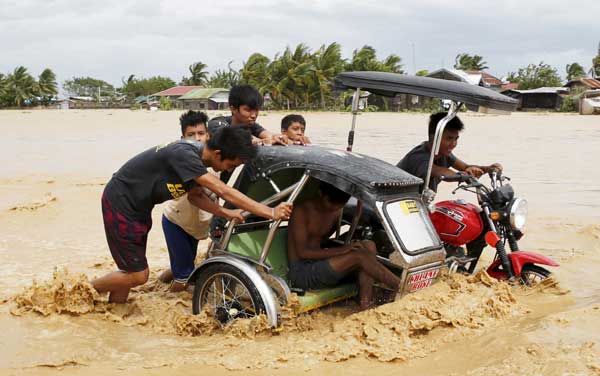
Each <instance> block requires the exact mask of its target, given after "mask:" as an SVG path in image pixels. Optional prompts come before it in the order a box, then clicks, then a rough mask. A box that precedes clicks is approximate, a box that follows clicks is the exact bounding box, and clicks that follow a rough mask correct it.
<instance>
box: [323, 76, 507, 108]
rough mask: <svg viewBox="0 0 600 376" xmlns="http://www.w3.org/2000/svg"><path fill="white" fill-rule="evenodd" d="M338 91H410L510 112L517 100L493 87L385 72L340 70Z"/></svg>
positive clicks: (383, 93)
mask: <svg viewBox="0 0 600 376" xmlns="http://www.w3.org/2000/svg"><path fill="white" fill-rule="evenodd" d="M334 86H335V88H336V89H338V90H347V89H357V88H360V89H361V90H366V91H369V92H371V93H374V94H378V95H383V96H387V97H393V96H394V95H396V94H412V95H420V96H424V97H430V98H439V99H449V100H452V101H456V102H462V103H465V104H466V105H467V107H469V108H470V109H473V110H474V111H480V112H487V109H492V110H497V111H503V112H506V111H508V112H511V111H515V110H516V109H517V104H518V101H517V100H515V99H512V98H509V97H507V96H505V95H502V94H500V93H497V92H495V91H493V90H490V89H487V88H484V87H481V86H476V85H471V84H467V83H465V82H457V81H450V80H442V79H439V78H431V77H419V76H408V75H405V74H399V73H388V72H342V73H340V74H338V75H337V76H336V77H335V79H334Z"/></svg>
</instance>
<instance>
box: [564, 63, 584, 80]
mask: <svg viewBox="0 0 600 376" xmlns="http://www.w3.org/2000/svg"><path fill="white" fill-rule="evenodd" d="M566 71H567V80H568V81H571V80H574V79H577V78H582V77H585V69H583V67H582V66H581V65H580V64H578V63H573V64H567V67H566Z"/></svg>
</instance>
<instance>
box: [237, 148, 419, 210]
mask: <svg viewBox="0 0 600 376" xmlns="http://www.w3.org/2000/svg"><path fill="white" fill-rule="evenodd" d="M292 168H300V169H304V170H306V171H307V172H308V174H309V175H310V176H313V177H315V178H317V179H319V180H322V181H325V182H327V183H330V184H332V185H334V186H336V187H337V188H339V189H341V190H343V191H345V192H347V193H349V194H351V195H353V196H355V197H357V198H360V199H365V200H367V201H373V200H375V199H377V198H379V197H383V196H390V195H398V194H404V193H409V192H415V193H416V192H418V189H419V186H420V185H421V184H422V183H423V181H422V180H421V179H420V178H417V177H415V176H413V175H411V174H409V173H407V172H406V171H404V170H402V169H400V168H398V167H396V166H394V165H391V164H389V163H387V162H385V161H382V160H380V159H377V158H373V157H370V156H368V155H364V154H360V153H355V152H347V151H343V150H337V149H333V148H328V147H320V146H315V145H308V146H287V147H286V146H263V147H259V151H258V155H257V157H256V158H255V159H253V160H252V161H251V162H249V163H247V164H246V171H247V173H249V174H250V179H252V180H255V179H257V178H259V177H261V176H270V175H272V174H274V173H276V172H277V171H280V170H283V169H292Z"/></svg>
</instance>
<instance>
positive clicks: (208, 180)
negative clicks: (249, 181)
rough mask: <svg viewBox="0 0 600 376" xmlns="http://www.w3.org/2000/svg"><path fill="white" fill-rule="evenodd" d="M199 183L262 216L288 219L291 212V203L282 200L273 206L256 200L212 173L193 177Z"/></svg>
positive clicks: (234, 203)
mask: <svg viewBox="0 0 600 376" xmlns="http://www.w3.org/2000/svg"><path fill="white" fill-rule="evenodd" d="M194 180H195V181H196V183H198V184H199V185H201V186H203V187H206V188H208V189H209V190H210V191H212V192H214V193H215V194H216V195H217V196H219V197H221V198H222V199H224V200H225V201H228V202H230V203H232V204H233V205H235V206H236V207H238V208H240V209H243V210H246V211H249V212H250V213H253V214H256V215H258V216H260V217H263V218H270V219H276V220H277V219H284V220H285V219H288V218H289V216H290V215H291V212H292V208H293V206H292V204H290V203H286V202H282V203H281V204H279V205H277V206H276V207H275V208H270V207H268V206H266V205H263V204H261V203H260V202H256V201H254V200H253V199H251V198H250V197H248V196H246V195H245V194H243V193H241V192H240V191H238V190H237V189H235V188H231V187H230V186H228V185H227V184H225V183H223V182H222V181H221V180H219V179H217V178H216V177H215V176H213V175H212V174H204V175H202V176H200V177H197V178H195V179H194Z"/></svg>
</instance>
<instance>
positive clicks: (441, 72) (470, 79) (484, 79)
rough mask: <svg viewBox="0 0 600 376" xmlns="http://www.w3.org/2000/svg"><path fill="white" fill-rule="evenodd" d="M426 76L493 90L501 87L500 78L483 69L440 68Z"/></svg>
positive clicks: (498, 89)
mask: <svg viewBox="0 0 600 376" xmlns="http://www.w3.org/2000/svg"><path fill="white" fill-rule="evenodd" d="M426 77H432V78H439V79H442V80H450V81H459V82H466V83H468V84H471V85H477V86H482V87H486V88H488V89H492V90H495V91H500V90H501V88H502V80H500V79H499V78H497V77H494V76H492V75H491V74H489V73H486V72H483V71H463V70H460V69H446V68H442V69H438V70H436V71H433V72H431V73H429V74H428V75H427V76H426Z"/></svg>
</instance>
